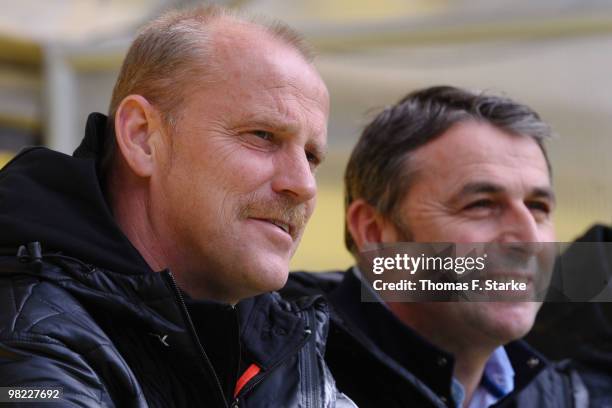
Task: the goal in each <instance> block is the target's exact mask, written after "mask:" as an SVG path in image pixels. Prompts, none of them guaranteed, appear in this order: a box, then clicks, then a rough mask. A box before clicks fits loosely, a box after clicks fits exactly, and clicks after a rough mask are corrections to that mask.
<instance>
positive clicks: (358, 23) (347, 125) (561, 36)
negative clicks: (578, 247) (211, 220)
mask: <svg viewBox="0 0 612 408" xmlns="http://www.w3.org/2000/svg"><path fill="white" fill-rule="evenodd" d="M196 3H198V2H197V1H189V0H175V1H171V0H121V1H120V0H106V1H97V0H49V1H46V2H40V1H37V0H22V1H20V2H7V4H3V13H2V14H1V15H0V166H2V165H3V164H4V163H6V162H7V161H8V160H9V158H10V157H12V156H13V155H14V154H15V153H16V152H17V151H18V150H19V149H20V148H21V147H23V146H25V145H37V144H42V145H46V146H49V147H51V148H53V149H56V150H59V151H63V152H65V153H70V152H72V150H73V149H74V148H75V147H76V146H77V145H78V142H79V140H80V138H81V136H82V132H83V128H84V124H85V118H86V116H87V114H88V113H89V112H91V111H101V112H106V110H107V106H108V103H109V99H110V94H111V91H112V87H113V84H114V80H115V78H116V75H117V72H118V69H119V65H120V63H121V60H122V58H123V55H124V53H125V51H126V49H127V47H128V46H129V43H130V41H131V40H132V38H133V36H134V33H135V32H136V30H137V28H138V27H139V25H141V24H142V23H143V22H145V21H147V20H148V19H150V18H152V17H154V16H156V15H158V14H159V13H160V12H161V11H162V10H163V9H165V8H167V7H172V6H189V5H193V4H196ZM215 3H220V4H225V5H228V6H230V7H237V8H241V9H244V10H247V11H250V12H253V13H256V14H263V15H267V16H271V17H277V18H279V19H281V20H283V21H286V22H287V23H289V24H290V25H292V26H293V27H295V28H296V29H298V30H299V31H301V32H302V33H303V34H304V35H305V37H306V38H307V40H308V41H310V42H311V43H312V44H313V45H314V47H315V49H316V51H317V53H318V57H317V60H316V65H317V67H318V68H319V70H320V72H321V74H322V76H323V78H324V80H325V82H326V83H327V85H328V87H329V90H330V94H331V98H332V99H331V100H332V105H331V117H330V123H329V144H330V148H329V150H330V154H329V159H328V160H327V162H326V163H325V164H323V165H322V167H321V169H320V171H319V172H318V175H317V178H318V183H319V196H318V204H317V208H316V210H315V213H314V215H313V218H312V219H311V221H310V223H309V225H308V227H307V230H306V233H305V235H304V238H303V240H302V244H301V246H300V248H299V250H298V252H297V253H296V255H295V257H294V259H293V262H292V268H294V269H307V270H323V269H343V268H345V267H347V266H349V265H350V264H351V262H352V259H351V257H350V255H349V254H348V253H347V251H346V250H345V249H344V245H343V231H344V215H343V187H342V176H343V171H344V165H345V163H346V161H347V159H348V155H349V153H350V151H351V148H352V146H353V145H354V143H355V141H356V139H357V138H358V136H359V133H360V131H361V129H362V127H363V125H364V124H365V123H367V121H368V119H369V118H371V117H372V116H373V114H375V113H376V112H377V111H378V110H379V109H380V108H382V107H384V106H385V105H388V104H392V103H394V102H395V101H397V100H398V99H400V98H401V97H402V96H403V95H404V94H406V93H407V92H410V91H412V90H414V89H417V88H421V87H424V86H429V85H437V84H450V85H456V86H463V87H467V88H471V89H486V90H490V91H493V92H503V93H506V94H507V95H508V96H510V97H512V98H514V99H516V100H518V101H521V102H524V103H527V104H528V105H530V106H531V107H533V108H534V109H535V110H537V111H538V112H540V113H541V115H542V116H543V117H544V119H545V120H547V121H548V122H549V123H550V124H551V125H552V126H553V128H554V129H555V130H556V132H557V133H558V134H559V138H557V139H555V140H553V141H552V142H551V143H549V149H550V156H551V161H552V163H553V168H554V183H555V188H556V191H557V195H558V203H559V205H558V209H557V212H556V215H555V220H556V225H557V235H558V239H559V240H561V241H569V240H572V239H574V238H575V237H576V236H577V235H579V234H580V233H581V232H582V231H584V230H586V229H587V227H588V226H589V225H591V224H592V223H594V222H603V223H607V224H612V160H611V159H610V156H611V154H612V137H611V135H612V97H611V96H610V95H612V75H611V73H612V2H608V1H601V0H563V1H560V0H540V1H538V2H534V1H528V0H454V1H453V0H413V1H400V0H377V1H372V0H336V1H323V0H294V1H290V2H289V1H284V0H250V1H249V0H234V1H216V2H215Z"/></svg>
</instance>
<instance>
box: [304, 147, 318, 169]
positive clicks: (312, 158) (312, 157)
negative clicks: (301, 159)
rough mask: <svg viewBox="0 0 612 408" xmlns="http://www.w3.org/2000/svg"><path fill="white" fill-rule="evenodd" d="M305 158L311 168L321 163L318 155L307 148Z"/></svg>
mask: <svg viewBox="0 0 612 408" xmlns="http://www.w3.org/2000/svg"><path fill="white" fill-rule="evenodd" d="M306 160H308V162H309V163H310V165H311V166H312V167H313V168H315V167H317V166H318V165H319V164H321V158H320V157H319V155H318V154H316V153H313V152H310V151H308V150H306Z"/></svg>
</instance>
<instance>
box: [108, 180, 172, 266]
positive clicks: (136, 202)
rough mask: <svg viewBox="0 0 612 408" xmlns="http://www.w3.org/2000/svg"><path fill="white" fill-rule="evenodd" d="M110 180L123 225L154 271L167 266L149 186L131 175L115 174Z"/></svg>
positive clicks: (112, 198) (111, 200)
mask: <svg viewBox="0 0 612 408" xmlns="http://www.w3.org/2000/svg"><path fill="white" fill-rule="evenodd" d="M109 179H110V180H112V181H109V185H108V186H107V187H108V188H107V191H108V195H109V204H110V207H111V209H112V212H113V216H114V218H115V221H116V222H117V224H118V225H119V228H120V229H121V231H122V232H123V233H124V234H125V236H126V237H127V238H128V239H129V240H130V242H131V243H132V245H133V246H134V248H136V250H138V252H139V253H140V255H141V256H142V257H143V258H144V260H145V262H146V263H147V264H148V265H149V267H150V268H151V269H152V270H153V271H160V270H163V269H165V268H167V267H168V266H169V265H168V262H167V260H166V257H165V256H164V253H165V251H164V249H163V245H162V244H161V242H160V241H159V239H157V236H158V234H157V233H156V231H155V229H154V227H153V224H152V222H151V218H150V216H149V213H150V211H149V208H150V206H149V204H148V200H147V190H146V185H142V183H140V182H139V180H136V179H134V178H133V177H130V176H129V175H126V176H123V175H121V176H119V175H117V174H114V175H113V176H112V177H110V178H109Z"/></svg>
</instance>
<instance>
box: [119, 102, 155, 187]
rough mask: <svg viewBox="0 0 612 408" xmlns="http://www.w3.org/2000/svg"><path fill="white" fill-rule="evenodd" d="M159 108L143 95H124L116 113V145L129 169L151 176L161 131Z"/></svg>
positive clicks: (138, 174)
mask: <svg viewBox="0 0 612 408" xmlns="http://www.w3.org/2000/svg"><path fill="white" fill-rule="evenodd" d="M160 130H161V129H160V120H159V114H158V112H157V110H156V109H155V108H154V107H153V106H152V105H151V104H150V103H149V102H148V101H147V100H146V99H145V98H144V97H143V96H141V95H129V96H127V97H125V98H124V99H123V100H122V101H121V103H120V104H119V107H118V108H117V112H116V113H115V138H116V141H117V147H118V149H119V151H120V152H121V155H122V156H123V159H124V160H125V162H126V163H127V165H128V166H129V168H130V169H131V170H132V171H133V172H134V174H136V175H137V176H139V177H150V176H151V175H152V174H153V169H154V167H155V155H154V145H155V140H154V139H155V137H157V135H158V134H159V131H160Z"/></svg>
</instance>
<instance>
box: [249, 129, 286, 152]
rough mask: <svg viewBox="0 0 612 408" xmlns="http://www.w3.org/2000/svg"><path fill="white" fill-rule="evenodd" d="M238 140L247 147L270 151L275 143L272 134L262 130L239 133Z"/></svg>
mask: <svg viewBox="0 0 612 408" xmlns="http://www.w3.org/2000/svg"><path fill="white" fill-rule="evenodd" d="M240 138H241V139H242V141H243V142H244V143H246V144H247V145H249V146H251V147H253V148H256V149H260V150H261V149H263V150H268V149H271V148H273V147H274V146H275V145H276V142H277V140H276V139H277V138H276V135H275V134H274V133H273V132H270V131H268V130H262V129H254V130H247V131H244V132H242V133H241V135H240Z"/></svg>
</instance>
